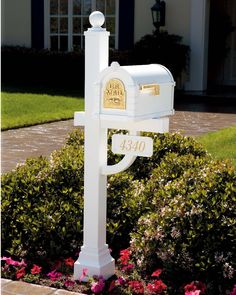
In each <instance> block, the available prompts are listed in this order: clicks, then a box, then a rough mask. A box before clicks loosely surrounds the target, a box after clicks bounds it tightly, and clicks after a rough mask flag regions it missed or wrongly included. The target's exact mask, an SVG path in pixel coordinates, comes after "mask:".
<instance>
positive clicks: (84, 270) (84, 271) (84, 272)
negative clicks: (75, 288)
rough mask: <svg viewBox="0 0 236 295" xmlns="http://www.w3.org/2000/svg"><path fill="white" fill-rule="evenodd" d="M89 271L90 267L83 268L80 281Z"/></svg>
mask: <svg viewBox="0 0 236 295" xmlns="http://www.w3.org/2000/svg"><path fill="white" fill-rule="evenodd" d="M87 273H88V269H87V268H83V272H82V275H81V276H80V278H79V281H80V282H81V281H82V280H83V278H84V277H86V276H87Z"/></svg>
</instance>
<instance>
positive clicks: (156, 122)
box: [74, 11, 175, 280]
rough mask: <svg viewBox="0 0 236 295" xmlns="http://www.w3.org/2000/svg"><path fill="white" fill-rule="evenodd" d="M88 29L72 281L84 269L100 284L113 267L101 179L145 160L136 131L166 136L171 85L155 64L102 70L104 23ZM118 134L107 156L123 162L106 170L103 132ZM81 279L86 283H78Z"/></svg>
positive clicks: (100, 19)
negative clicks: (80, 226)
mask: <svg viewBox="0 0 236 295" xmlns="http://www.w3.org/2000/svg"><path fill="white" fill-rule="evenodd" d="M89 20H90V23H91V25H92V28H89V29H88V31H86V32H85V33H84V34H85V112H76V113H75V117H74V125H75V126H84V128H85V149H84V152H85V155H84V240H83V246H82V248H81V252H80V255H79V258H78V260H77V261H76V262H75V265H74V277H75V279H79V278H80V277H81V275H82V273H83V270H84V269H87V271H88V276H93V275H102V276H103V277H104V278H105V279H107V278H109V277H110V276H112V275H113V274H114V272H115V262H114V259H113V258H112V257H111V255H110V251H109V249H108V246H107V244H106V208H107V206H106V202H107V175H110V174H115V173H118V172H121V171H124V170H125V169H127V168H128V167H130V165H132V163H133V162H134V161H135V159H136V157H137V156H143V157H150V156H151V155H152V153H153V142H152V139H151V138H149V137H143V136H139V133H140V131H147V132H161V133H163V132H167V131H168V130H169V118H168V116H170V115H172V114H173V113H174V110H173V93H174V85H175V83H174V80H173V77H172V75H171V73H170V72H169V70H168V69H166V68H165V67H163V66H161V65H143V66H126V67H122V66H120V65H119V64H118V63H117V62H113V63H112V64H111V66H110V67H108V50H109V45H108V44H109V42H108V41H109V32H107V31H106V29H104V28H102V27H101V26H102V25H103V23H104V21H105V18H104V16H103V14H102V13H101V12H98V11H95V12H93V13H92V14H91V15H90V17H89ZM109 128H110V129H124V130H127V131H128V132H129V134H128V135H119V134H116V135H114V136H113V138H112V151H113V152H114V153H119V154H123V155H124V157H123V159H122V160H121V161H120V162H119V163H117V164H115V165H112V166H108V165H107V130H108V129H109ZM84 280H86V278H84Z"/></svg>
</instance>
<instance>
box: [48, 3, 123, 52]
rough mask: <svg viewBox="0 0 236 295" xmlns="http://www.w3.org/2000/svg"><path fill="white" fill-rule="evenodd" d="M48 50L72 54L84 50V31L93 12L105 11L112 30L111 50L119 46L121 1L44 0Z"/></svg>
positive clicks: (108, 28)
mask: <svg viewBox="0 0 236 295" xmlns="http://www.w3.org/2000/svg"><path fill="white" fill-rule="evenodd" d="M44 6H45V40H44V44H45V48H49V49H51V50H56V51H72V50H78V49H83V48H84V37H83V34H84V31H86V30H87V29H88V27H90V24H89V15H90V13H91V12H92V11H95V10H99V11H101V12H103V14H104V15H105V18H106V23H105V25H104V26H105V27H106V28H107V30H108V31H110V47H112V48H116V47H117V43H118V42H117V39H118V34H117V31H118V30H117V28H118V24H117V20H118V18H117V11H118V0H44Z"/></svg>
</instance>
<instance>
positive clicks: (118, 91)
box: [103, 79, 126, 110]
mask: <svg viewBox="0 0 236 295" xmlns="http://www.w3.org/2000/svg"><path fill="white" fill-rule="evenodd" d="M103 107H104V108H106V109H121V110H125V109H126V91H125V86H124V84H123V82H122V81H121V80H119V79H111V80H109V81H108V82H107V83H106V86H105V89H104V93H103Z"/></svg>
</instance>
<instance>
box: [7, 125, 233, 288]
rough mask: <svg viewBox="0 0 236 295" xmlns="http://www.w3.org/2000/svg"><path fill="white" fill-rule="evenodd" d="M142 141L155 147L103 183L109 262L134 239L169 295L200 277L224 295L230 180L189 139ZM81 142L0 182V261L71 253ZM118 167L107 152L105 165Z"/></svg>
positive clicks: (79, 217) (77, 138) (76, 242)
mask: <svg viewBox="0 0 236 295" xmlns="http://www.w3.org/2000/svg"><path fill="white" fill-rule="evenodd" d="M145 135H148V136H152V137H153V139H154V154H153V157H152V158H150V159H149V158H138V159H137V160H136V161H135V163H134V164H133V165H132V166H131V167H130V168H129V169H128V170H127V171H126V172H123V173H120V174H117V175H113V176H110V177H108V201H107V232H108V234H107V237H108V243H109V245H110V247H111V248H112V249H113V250H114V252H113V254H114V255H115V256H116V255H117V254H118V251H119V250H120V249H121V248H124V247H127V246H128V245H129V241H130V234H131V233H132V234H131V237H132V242H131V248H132V252H133V255H134V257H136V264H137V266H138V269H139V270H140V273H141V274H142V275H144V276H146V275H150V273H151V272H152V271H153V270H155V269H156V268H158V267H164V269H165V272H164V274H165V276H166V279H169V280H170V282H174V286H173V288H172V291H171V292H172V293H171V294H175V286H177V287H176V289H178V288H179V286H181V285H182V284H183V283H186V282H188V281H189V280H190V279H194V280H195V279H199V280H203V278H205V281H206V279H207V283H208V287H209V286H210V287H209V288H210V289H209V290H213V291H212V292H213V293H212V294H221V293H220V291H219V290H220V289H219V286H221V288H223V287H222V286H223V285H224V284H228V285H229V284H231V283H232V279H233V278H232V276H233V268H234V267H235V265H234V264H233V261H235V257H234V255H235V232H234V230H235V215H234V213H235V212H234V203H235V199H236V172H235V171H234V170H233V168H232V167H231V166H230V165H229V164H226V163H224V162H215V161H213V160H212V159H211V158H210V156H209V155H208V154H207V153H206V152H205V151H204V150H203V149H202V147H201V146H200V145H199V144H198V143H197V142H196V141H194V140H193V139H192V138H190V137H183V136H181V135H179V134H154V135H153V134H145ZM83 141H84V139H83V132H82V131H81V130H80V129H78V130H76V131H75V132H73V133H72V134H71V135H70V137H69V138H68V140H67V143H66V145H65V146H64V147H63V148H62V149H61V150H58V151H55V152H54V153H52V155H51V157H50V159H46V158H43V157H40V158H37V159H29V160H27V161H26V163H25V164H24V165H22V166H18V167H17V168H16V169H15V170H13V171H11V172H9V173H6V174H5V175H3V176H2V250H3V255H4V254H8V253H10V254H11V255H12V254H14V255H17V256H21V257H26V258H31V257H33V258H34V261H35V259H36V257H37V258H40V259H42V258H43V259H45V258H51V259H53V258H58V257H59V256H63V257H65V256H68V255H69V254H70V255H71V254H75V253H76V252H77V251H78V248H79V247H80V246H81V244H82V225H83ZM118 159H120V156H117V155H114V154H112V153H111V152H109V162H110V163H114V162H117V161H118ZM91 185H92V184H91ZM176 272H178V273H180V275H178V276H176ZM169 285H171V283H170V284H169ZM214 288H215V289H214ZM222 290H223V289H222ZM214 292H215V293H214ZM176 294H177V293H176ZM209 294H211V293H209ZM222 294H223V293H222Z"/></svg>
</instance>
